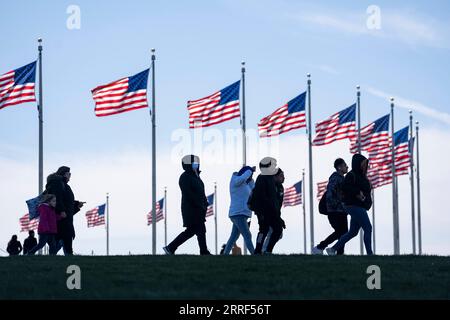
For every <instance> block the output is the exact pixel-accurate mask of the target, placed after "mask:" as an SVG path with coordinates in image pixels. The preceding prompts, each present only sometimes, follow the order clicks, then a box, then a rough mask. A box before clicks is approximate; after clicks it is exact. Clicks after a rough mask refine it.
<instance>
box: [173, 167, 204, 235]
mask: <svg viewBox="0 0 450 320" xmlns="http://www.w3.org/2000/svg"><path fill="white" fill-rule="evenodd" d="M183 169H184V172H183V173H182V174H181V176H180V179H179V181H178V184H179V186H180V189H181V214H182V216H183V226H184V227H186V228H187V227H190V226H196V225H198V224H202V223H204V222H205V221H206V219H205V216H206V210H207V208H208V200H207V199H206V195H205V185H204V184H203V181H202V179H200V176H199V174H197V173H196V172H195V171H194V170H193V169H192V167H191V166H190V165H188V164H183Z"/></svg>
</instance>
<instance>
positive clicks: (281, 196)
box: [275, 183, 284, 215]
mask: <svg viewBox="0 0 450 320" xmlns="http://www.w3.org/2000/svg"><path fill="white" fill-rule="evenodd" d="M275 191H276V192H277V209H278V211H280V215H281V208H282V207H283V199H284V187H283V185H282V184H281V183H275Z"/></svg>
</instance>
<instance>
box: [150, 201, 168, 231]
mask: <svg viewBox="0 0 450 320" xmlns="http://www.w3.org/2000/svg"><path fill="white" fill-rule="evenodd" d="M161 220H164V198H162V199H161V200H159V201H158V202H156V222H159V221H161ZM152 223H153V215H152V211H150V212H149V213H147V225H148V226H149V225H151V224H152Z"/></svg>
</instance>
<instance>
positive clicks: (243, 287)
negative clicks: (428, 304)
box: [0, 255, 450, 299]
mask: <svg viewBox="0 0 450 320" xmlns="http://www.w3.org/2000/svg"><path fill="white" fill-rule="evenodd" d="M72 264H74V265H78V266H79V267H80V268H81V287H82V288H81V290H68V289H67V287H66V280H67V277H68V276H69V275H68V274H66V269H67V267H68V266H69V265H72ZM369 265H378V266H379V267H380V268H381V290H368V289H367V286H366V281H367V278H368V277H369V275H368V274H367V273H366V269H367V267H368V266H369ZM0 272H1V276H0V299H449V298H450V257H436V256H421V257H418V256H396V257H392V256H373V257H367V256H365V257H364V256H362V257H361V256H343V257H326V256H304V255H290V256H284V255H274V256H238V257H236V256H207V257H204V256H187V255H186V256H183V255H180V256H112V257H89V256H74V257H61V256H58V257H48V256H35V257H8V258H0Z"/></svg>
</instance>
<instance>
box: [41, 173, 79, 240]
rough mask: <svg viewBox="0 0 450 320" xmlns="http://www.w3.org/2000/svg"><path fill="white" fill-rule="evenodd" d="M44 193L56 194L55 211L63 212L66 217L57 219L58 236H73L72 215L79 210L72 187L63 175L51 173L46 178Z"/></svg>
mask: <svg viewBox="0 0 450 320" xmlns="http://www.w3.org/2000/svg"><path fill="white" fill-rule="evenodd" d="M45 191H46V193H49V194H53V195H55V196H56V208H55V209H56V213H57V214H60V213H61V212H65V213H66V215H67V217H66V218H63V219H61V220H59V221H58V235H59V236H60V237H66V236H67V237H68V236H70V237H72V238H74V237H75V229H74V227H73V216H74V215H75V214H76V213H77V212H78V211H80V209H79V204H80V203H79V202H78V201H75V196H74V194H73V191H72V189H71V188H70V186H69V185H68V184H67V182H66V181H65V179H64V177H63V176H60V175H57V174H51V175H49V176H48V178H47V185H46V187H45Z"/></svg>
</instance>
